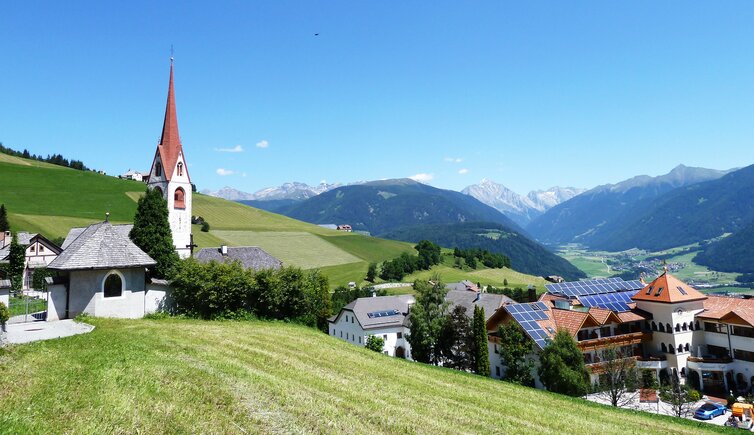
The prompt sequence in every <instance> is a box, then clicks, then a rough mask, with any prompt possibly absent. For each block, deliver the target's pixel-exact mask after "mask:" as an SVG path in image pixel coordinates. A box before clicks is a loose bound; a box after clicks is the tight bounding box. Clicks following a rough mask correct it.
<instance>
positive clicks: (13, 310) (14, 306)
mask: <svg viewBox="0 0 754 435" xmlns="http://www.w3.org/2000/svg"><path fill="white" fill-rule="evenodd" d="M9 302H10V307H9V309H10V315H11V317H12V316H20V315H24V314H27V313H28V314H31V313H36V312H38V311H45V310H46V309H47V301H45V300H42V299H37V298H26V297H24V298H19V297H16V296H14V297H12V298H10V301H9Z"/></svg>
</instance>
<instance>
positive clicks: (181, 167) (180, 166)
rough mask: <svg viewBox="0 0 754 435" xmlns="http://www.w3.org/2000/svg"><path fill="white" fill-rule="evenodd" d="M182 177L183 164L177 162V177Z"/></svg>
mask: <svg viewBox="0 0 754 435" xmlns="http://www.w3.org/2000/svg"><path fill="white" fill-rule="evenodd" d="M182 175H183V162H178V176H179V177H180V176H182Z"/></svg>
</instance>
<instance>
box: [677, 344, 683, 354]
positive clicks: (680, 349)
mask: <svg viewBox="0 0 754 435" xmlns="http://www.w3.org/2000/svg"><path fill="white" fill-rule="evenodd" d="M681 352H683V345H682V344H679V345H678V353H681Z"/></svg>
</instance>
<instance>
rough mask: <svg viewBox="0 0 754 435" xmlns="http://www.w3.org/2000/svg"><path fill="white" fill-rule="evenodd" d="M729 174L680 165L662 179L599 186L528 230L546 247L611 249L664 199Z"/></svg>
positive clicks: (644, 177)
mask: <svg viewBox="0 0 754 435" xmlns="http://www.w3.org/2000/svg"><path fill="white" fill-rule="evenodd" d="M726 172H727V171H718V170H713V169H704V168H691V167H687V166H683V165H679V166H677V167H676V168H674V169H673V170H672V171H670V172H669V173H667V174H665V175H662V176H658V177H650V176H647V175H642V176H637V177H634V178H631V179H629V180H625V181H622V182H620V183H617V184H607V185H603V186H598V187H595V188H594V189H591V190H589V191H587V192H584V193H582V194H580V195H578V196H576V197H574V198H572V199H570V200H568V201H566V202H564V203H562V204H558V205H556V206H555V207H553V208H551V209H550V210H548V211H547V212H546V213H545V214H543V215H542V216H539V217H537V218H535V219H534V220H533V221H532V222H531V224H529V226H527V227H526V229H527V231H528V232H529V233H530V234H532V235H533V236H534V237H536V238H537V239H538V240H540V241H542V242H545V243H550V244H565V243H580V244H582V245H586V246H590V247H594V248H599V249H610V248H607V247H606V245H608V244H611V243H613V241H614V240H615V234H616V233H617V232H618V231H621V230H625V231H628V232H630V231H631V227H630V225H631V224H632V222H634V221H635V220H636V219H637V218H639V216H641V215H642V214H643V213H644V211H645V210H646V208H647V207H650V206H651V205H652V204H654V202H655V200H656V199H657V198H658V197H660V196H661V195H663V194H665V193H667V192H670V191H672V190H674V189H678V188H680V187H685V186H690V185H693V184H695V183H700V182H704V181H709V180H714V179H717V178H720V177H722V176H723V175H725V174H726ZM683 244H685V243H676V244H675V245H670V246H678V245H683ZM631 247H632V246H628V247H627V248H626V249H628V248H631Z"/></svg>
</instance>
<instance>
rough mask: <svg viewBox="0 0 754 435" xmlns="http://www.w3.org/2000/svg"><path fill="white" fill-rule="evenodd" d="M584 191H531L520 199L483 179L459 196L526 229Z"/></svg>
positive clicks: (576, 189)
mask: <svg viewBox="0 0 754 435" xmlns="http://www.w3.org/2000/svg"><path fill="white" fill-rule="evenodd" d="M584 191H586V189H579V188H575V187H557V186H556V187H551V188H550V189H547V190H534V191H531V192H529V193H528V194H527V195H526V196H522V195H519V194H518V193H516V192H514V191H512V190H510V189H508V188H507V187H505V186H503V185H502V184H498V183H496V182H494V181H492V180H488V179H486V178H485V179H483V180H482V182H481V183H479V184H474V185H471V186H468V187H466V188H465V189H463V190H462V191H461V193H464V194H466V195H471V196H473V197H474V198H476V199H478V200H479V201H481V202H483V203H484V204H487V205H489V206H490V207H493V208H495V209H496V210H498V211H500V212H501V213H503V214H505V215H506V216H508V217H509V218H511V219H512V220H513V221H514V222H516V223H517V224H519V225H520V226H522V227H525V226H526V225H528V224H529V222H531V220H532V219H534V218H535V217H537V216H540V215H541V214H542V213H544V212H546V211H547V210H549V209H550V208H552V207H554V206H556V205H558V204H560V203H561V202H564V201H567V200H569V199H571V198H573V197H574V196H576V195H578V194H580V193H582V192H584Z"/></svg>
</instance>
